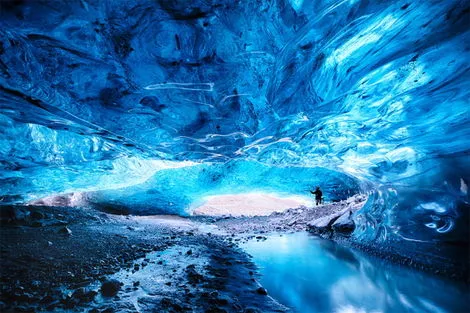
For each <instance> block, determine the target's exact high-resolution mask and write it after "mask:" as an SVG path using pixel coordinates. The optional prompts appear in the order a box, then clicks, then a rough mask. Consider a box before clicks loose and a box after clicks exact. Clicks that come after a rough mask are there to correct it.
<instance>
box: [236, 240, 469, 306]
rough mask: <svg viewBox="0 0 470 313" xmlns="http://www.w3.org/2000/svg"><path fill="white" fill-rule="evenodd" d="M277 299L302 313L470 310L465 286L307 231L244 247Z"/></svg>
mask: <svg viewBox="0 0 470 313" xmlns="http://www.w3.org/2000/svg"><path fill="white" fill-rule="evenodd" d="M242 247H243V248H244V249H245V250H246V251H247V252H248V253H249V254H251V255H252V256H253V261H254V262H255V263H256V264H257V266H258V267H259V269H260V272H261V274H262V278H261V281H260V283H261V284H262V285H263V286H264V287H265V288H266V289H267V290H268V292H269V294H270V295H271V296H272V297H273V298H275V299H277V300H278V301H279V302H280V303H282V304H284V305H286V306H289V307H291V308H293V309H294V310H295V311H297V312H301V313H310V312H315V313H332V312H334V313H379V312H380V313H382V312H383V313H385V312H394V313H395V312H397V313H404V312H413V313H420V312H433V313H441V312H448V313H460V312H461V313H464V312H470V310H469V308H470V301H469V299H470V292H469V287H468V286H466V285H465V284H463V283H462V284H460V283H457V282H453V281H448V280H445V279H443V278H440V277H435V276H432V275H429V274H427V273H422V272H419V271H415V270H413V269H410V268H407V267H400V266H396V265H393V264H389V263H388V262H386V261H383V260H379V259H376V258H373V257H370V256H367V255H366V254H364V253H361V252H359V251H356V250H353V249H349V248H345V247H342V246H339V245H338V244H335V243H334V242H332V241H329V240H325V239H321V238H318V237H316V236H312V235H310V234H308V233H295V234H284V235H272V236H269V237H268V239H267V240H265V241H249V242H247V243H245V244H243V246H242Z"/></svg>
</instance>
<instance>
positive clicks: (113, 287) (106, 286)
mask: <svg viewBox="0 0 470 313" xmlns="http://www.w3.org/2000/svg"><path fill="white" fill-rule="evenodd" d="M120 289H121V283H120V282H119V281H118V280H116V279H110V280H106V281H104V282H103V284H102V285H101V289H100V290H101V294H102V295H103V296H105V297H113V296H115V295H116V294H117V293H118V292H119V290H120Z"/></svg>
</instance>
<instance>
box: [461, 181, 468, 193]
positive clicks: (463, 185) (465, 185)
mask: <svg viewBox="0 0 470 313" xmlns="http://www.w3.org/2000/svg"><path fill="white" fill-rule="evenodd" d="M460 192H461V193H463V194H464V195H467V194H468V185H467V184H466V183H465V181H464V180H463V178H460Z"/></svg>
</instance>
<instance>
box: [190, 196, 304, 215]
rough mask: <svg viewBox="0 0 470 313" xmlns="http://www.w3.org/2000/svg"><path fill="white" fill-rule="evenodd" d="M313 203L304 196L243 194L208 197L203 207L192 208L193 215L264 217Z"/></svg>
mask: <svg viewBox="0 0 470 313" xmlns="http://www.w3.org/2000/svg"><path fill="white" fill-rule="evenodd" d="M311 205H313V201H312V200H311V199H309V198H306V197H302V196H289V197H283V196H280V195H276V194H269V193H259V192H252V193H242V194H225V195H217V196H208V197H206V198H204V202H203V204H202V205H199V206H197V207H195V208H191V209H190V211H191V213H192V214H193V215H210V216H220V215H232V216H241V215H245V216H264V215H269V214H271V213H273V212H282V211H285V210H287V209H290V208H298V207H300V206H311Z"/></svg>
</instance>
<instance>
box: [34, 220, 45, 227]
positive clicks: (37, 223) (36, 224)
mask: <svg viewBox="0 0 470 313" xmlns="http://www.w3.org/2000/svg"><path fill="white" fill-rule="evenodd" d="M43 226H44V224H43V222H41V221H33V222H32V223H31V227H43Z"/></svg>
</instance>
